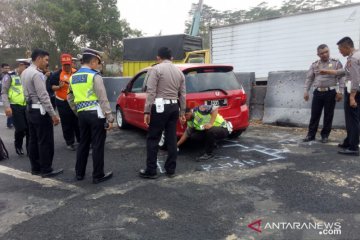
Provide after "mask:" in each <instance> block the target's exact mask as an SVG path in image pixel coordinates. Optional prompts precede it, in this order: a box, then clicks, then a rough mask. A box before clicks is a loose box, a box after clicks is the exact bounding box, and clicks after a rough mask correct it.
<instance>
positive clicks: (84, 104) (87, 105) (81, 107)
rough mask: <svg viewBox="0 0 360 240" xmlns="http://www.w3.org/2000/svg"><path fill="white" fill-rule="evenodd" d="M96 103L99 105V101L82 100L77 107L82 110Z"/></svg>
mask: <svg viewBox="0 0 360 240" xmlns="http://www.w3.org/2000/svg"><path fill="white" fill-rule="evenodd" d="M94 105H97V101H88V102H80V103H77V104H76V109H77V110H80V109H83V108H86V107H90V106H94Z"/></svg>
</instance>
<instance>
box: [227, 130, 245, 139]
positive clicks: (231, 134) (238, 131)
mask: <svg viewBox="0 0 360 240" xmlns="http://www.w3.org/2000/svg"><path fill="white" fill-rule="evenodd" d="M243 132H244V130H237V131H233V132H232V133H230V135H229V138H230V139H232V138H238V137H240V135H241V134H242V133H243Z"/></svg>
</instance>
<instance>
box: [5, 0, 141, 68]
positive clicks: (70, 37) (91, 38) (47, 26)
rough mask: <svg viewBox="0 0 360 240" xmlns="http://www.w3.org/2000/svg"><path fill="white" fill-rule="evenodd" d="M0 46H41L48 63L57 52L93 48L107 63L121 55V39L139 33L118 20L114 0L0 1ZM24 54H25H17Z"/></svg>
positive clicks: (118, 59)
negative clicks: (100, 51) (49, 55)
mask: <svg viewBox="0 0 360 240" xmlns="http://www.w3.org/2000/svg"><path fill="white" fill-rule="evenodd" d="M0 3H1V5H2V11H1V13H0V47H1V48H9V47H11V48H20V47H25V48H26V49H28V50H32V49H34V48H43V49H45V50H48V51H49V52H50V54H51V58H50V60H51V65H52V66H54V65H55V64H58V60H59V55H60V53H63V52H67V53H71V54H76V53H78V51H79V49H80V48H81V47H92V48H95V49H99V50H102V51H104V52H105V53H106V60H107V61H108V62H115V61H120V59H121V58H122V40H123V39H124V38H126V37H132V36H141V35H142V33H141V31H139V30H134V29H132V28H131V27H130V25H129V23H128V22H127V21H126V20H124V19H120V12H119V11H118V8H117V6H116V3H117V1H116V0H56V1H54V0H0ZM19 57H24V56H19Z"/></svg>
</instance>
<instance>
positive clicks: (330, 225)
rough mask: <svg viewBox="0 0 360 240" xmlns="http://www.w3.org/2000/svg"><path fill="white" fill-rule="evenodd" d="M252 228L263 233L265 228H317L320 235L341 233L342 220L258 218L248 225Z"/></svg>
mask: <svg viewBox="0 0 360 240" xmlns="http://www.w3.org/2000/svg"><path fill="white" fill-rule="evenodd" d="M248 227H249V228H251V229H252V230H254V231H256V232H258V233H261V232H263V231H264V230H317V231H319V235H341V223H340V222H315V223H313V222H266V223H265V224H262V220H261V219H258V220H256V221H254V222H252V223H250V224H249V225H248Z"/></svg>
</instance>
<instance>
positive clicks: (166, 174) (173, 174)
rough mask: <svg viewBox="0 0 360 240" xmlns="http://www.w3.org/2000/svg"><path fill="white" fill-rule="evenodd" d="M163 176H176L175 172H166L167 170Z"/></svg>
mask: <svg viewBox="0 0 360 240" xmlns="http://www.w3.org/2000/svg"><path fill="white" fill-rule="evenodd" d="M165 176H167V177H168V178H174V177H176V174H175V173H168V172H166V173H165Z"/></svg>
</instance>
